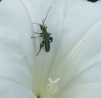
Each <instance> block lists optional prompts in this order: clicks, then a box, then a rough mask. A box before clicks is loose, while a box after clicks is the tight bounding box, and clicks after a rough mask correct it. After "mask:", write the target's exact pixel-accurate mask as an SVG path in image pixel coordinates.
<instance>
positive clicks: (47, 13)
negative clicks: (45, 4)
mask: <svg viewBox="0 0 101 98" xmlns="http://www.w3.org/2000/svg"><path fill="white" fill-rule="evenodd" d="M50 9H51V6H50V8H49V10H48V12H47V14H46V17H45V19H44V20H43V25H44V23H45V20H46V18H47V15H48V13H49V11H50Z"/></svg>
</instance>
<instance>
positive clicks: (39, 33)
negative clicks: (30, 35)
mask: <svg viewBox="0 0 101 98" xmlns="http://www.w3.org/2000/svg"><path fill="white" fill-rule="evenodd" d="M35 33H36V34H39V35H43V33H37V32H35Z"/></svg>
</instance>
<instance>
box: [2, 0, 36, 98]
mask: <svg viewBox="0 0 101 98" xmlns="http://www.w3.org/2000/svg"><path fill="white" fill-rule="evenodd" d="M32 34H33V29H32V25H31V19H30V16H29V14H28V12H27V10H26V8H25V7H24V6H23V4H22V2H21V1H20V0H10V1H9V0H2V1H1V2H0V79H1V80H0V81H1V82H0V85H1V86H0V92H5V94H4V95H2V93H0V98H29V96H30V98H34V97H35V96H34V94H32V93H31V90H32V72H33V64H34V63H35V62H34V60H33V59H34V56H33V55H34V48H33V47H34V44H33V39H31V36H32ZM2 88H3V89H2ZM8 90H10V91H8ZM17 91H18V92H17ZM9 93H12V95H11V94H10V95H8V94H9ZM20 93H23V94H22V95H21V96H20V95H19V94H20ZM27 95H28V96H27ZM11 96H13V97H11ZM14 96H16V97H14Z"/></svg>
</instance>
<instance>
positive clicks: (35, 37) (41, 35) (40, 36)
mask: <svg viewBox="0 0 101 98" xmlns="http://www.w3.org/2000/svg"><path fill="white" fill-rule="evenodd" d="M38 37H42V35H41V36H37V37H31V38H38Z"/></svg>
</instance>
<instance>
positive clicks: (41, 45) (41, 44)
mask: <svg viewBox="0 0 101 98" xmlns="http://www.w3.org/2000/svg"><path fill="white" fill-rule="evenodd" d="M43 46H44V41H42V42H41V43H40V49H39V52H40V50H41V48H42V47H43ZM39 52H38V53H37V55H38V54H39Z"/></svg>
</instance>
